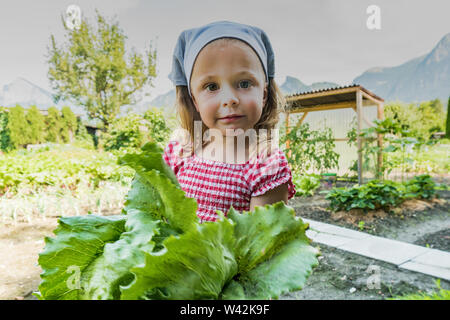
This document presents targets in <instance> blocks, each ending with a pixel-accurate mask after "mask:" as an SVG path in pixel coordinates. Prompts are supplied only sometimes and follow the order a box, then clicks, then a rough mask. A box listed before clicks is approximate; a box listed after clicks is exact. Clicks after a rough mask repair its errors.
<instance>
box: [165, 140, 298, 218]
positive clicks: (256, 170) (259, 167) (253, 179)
mask: <svg viewBox="0 0 450 320" xmlns="http://www.w3.org/2000/svg"><path fill="white" fill-rule="evenodd" d="M181 149H182V146H181V144H180V143H179V142H178V141H170V142H169V143H168V144H167V146H166V147H165V149H164V155H163V157H164V161H165V162H166V163H167V165H168V166H170V167H171V168H172V170H173V172H174V173H175V175H176V177H177V179H178V182H179V183H180V186H181V188H182V189H183V190H184V191H185V192H186V196H187V197H189V198H194V199H196V200H197V204H198V209H197V216H198V218H199V219H200V222H203V221H216V220H217V218H218V215H217V214H216V210H221V211H222V212H223V213H224V214H225V215H226V214H227V212H228V210H229V209H230V207H231V206H233V208H234V209H235V210H237V211H240V212H242V211H244V210H245V211H249V210H250V200H251V197H253V196H259V195H262V194H264V193H265V192H266V191H268V190H270V189H273V188H275V187H278V186H280V185H282V184H284V183H286V182H287V183H288V191H289V195H288V199H291V198H292V197H293V196H294V195H295V193H296V191H295V186H294V184H293V183H292V174H291V170H290V168H289V164H288V162H287V159H286V156H285V154H284V152H283V151H281V150H279V149H277V150H276V151H274V152H272V153H271V154H270V155H268V156H267V157H265V158H264V160H262V157H258V159H257V160H249V161H247V162H246V163H241V164H230V163H224V162H219V161H213V160H208V159H203V158H200V157H198V156H197V155H195V154H194V153H193V154H192V155H191V156H189V157H184V158H183V157H180V152H181Z"/></svg>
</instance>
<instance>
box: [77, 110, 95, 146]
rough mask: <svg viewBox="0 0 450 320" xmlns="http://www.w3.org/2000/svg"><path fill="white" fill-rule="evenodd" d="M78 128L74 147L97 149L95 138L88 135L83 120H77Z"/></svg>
mask: <svg viewBox="0 0 450 320" xmlns="http://www.w3.org/2000/svg"><path fill="white" fill-rule="evenodd" d="M76 128H77V129H76V131H75V141H74V142H73V145H74V146H77V147H79V148H84V149H91V150H93V149H95V142H94V138H93V137H92V136H91V135H90V134H89V133H88V131H87V129H86V126H85V125H84V123H83V121H82V120H81V118H77V127H76Z"/></svg>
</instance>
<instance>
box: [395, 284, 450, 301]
mask: <svg viewBox="0 0 450 320" xmlns="http://www.w3.org/2000/svg"><path fill="white" fill-rule="evenodd" d="M435 283H436V289H437V290H436V291H433V292H430V293H426V292H418V293H412V294H405V295H401V296H394V297H392V298H388V299H387V300H450V290H445V289H442V288H441V280H440V279H437V280H436V282H435Z"/></svg>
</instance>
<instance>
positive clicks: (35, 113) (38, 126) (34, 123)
mask: <svg viewBox="0 0 450 320" xmlns="http://www.w3.org/2000/svg"><path fill="white" fill-rule="evenodd" d="M26 120H27V123H28V127H29V143H32V144H37V143H42V142H44V141H45V138H44V130H45V121H44V116H43V115H42V113H41V112H40V111H39V109H38V108H37V107H36V106H31V107H30V109H28V112H27V115H26Z"/></svg>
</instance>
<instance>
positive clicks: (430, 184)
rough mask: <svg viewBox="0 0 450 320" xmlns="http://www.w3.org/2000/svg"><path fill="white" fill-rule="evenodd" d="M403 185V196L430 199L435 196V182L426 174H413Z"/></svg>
mask: <svg viewBox="0 0 450 320" xmlns="http://www.w3.org/2000/svg"><path fill="white" fill-rule="evenodd" d="M404 185H405V196H404V197H405V198H416V199H432V198H434V197H435V196H436V187H437V186H436V183H435V182H434V181H433V179H432V178H431V176H429V175H427V174H423V175H420V176H415V177H414V178H412V179H411V180H408V181H407V182H405V183H404Z"/></svg>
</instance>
